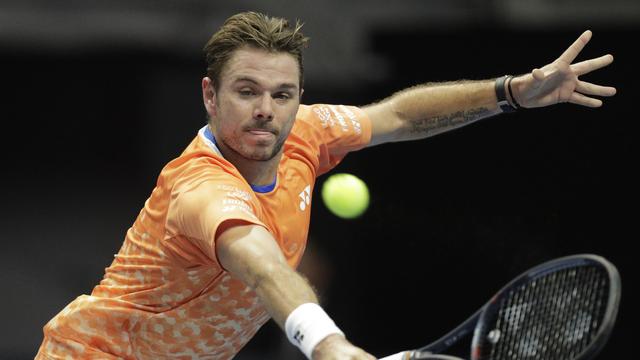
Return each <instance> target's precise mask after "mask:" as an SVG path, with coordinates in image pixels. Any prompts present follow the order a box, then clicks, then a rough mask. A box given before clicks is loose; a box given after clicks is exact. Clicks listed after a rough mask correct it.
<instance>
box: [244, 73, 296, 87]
mask: <svg viewBox="0 0 640 360" xmlns="http://www.w3.org/2000/svg"><path fill="white" fill-rule="evenodd" d="M243 81H246V82H250V83H252V84H256V85H258V86H261V84H260V83H259V82H257V81H256V80H255V79H253V78H250V77H246V76H241V77H239V78H236V79H235V80H234V81H233V82H234V83H237V82H243ZM276 88H277V89H286V90H288V89H292V90H296V89H298V85H296V84H293V83H282V84H280V85H278V86H276Z"/></svg>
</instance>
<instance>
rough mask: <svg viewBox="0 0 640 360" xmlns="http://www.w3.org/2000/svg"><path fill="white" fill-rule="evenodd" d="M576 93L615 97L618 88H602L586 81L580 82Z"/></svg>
mask: <svg viewBox="0 0 640 360" xmlns="http://www.w3.org/2000/svg"><path fill="white" fill-rule="evenodd" d="M576 91H577V92H579V93H581V94H585V95H596V96H613V95H615V94H616V88H614V87H611V86H601V85H596V84H592V83H588V82H585V81H578V84H577V85H576Z"/></svg>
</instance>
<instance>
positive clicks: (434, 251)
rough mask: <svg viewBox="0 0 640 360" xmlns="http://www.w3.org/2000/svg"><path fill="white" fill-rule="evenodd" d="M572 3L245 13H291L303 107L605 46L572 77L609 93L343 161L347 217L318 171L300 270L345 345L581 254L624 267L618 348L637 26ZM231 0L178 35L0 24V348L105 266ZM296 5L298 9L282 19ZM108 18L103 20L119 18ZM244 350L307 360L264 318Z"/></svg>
mask: <svg viewBox="0 0 640 360" xmlns="http://www.w3.org/2000/svg"><path fill="white" fill-rule="evenodd" d="M37 3H38V2H33V3H32V4H37ZM142 3H143V2H140V4H142ZM161 3H162V4H165V6H166V7H167V8H168V9H167V13H170V10H172V8H171V7H170V6H168V5H166V4H167V3H168V2H161ZM329 3H330V4H329V5H334V6H338V5H337V3H336V2H329ZM373 3H374V4H375V5H376V6H382V5H381V3H382V2H380V1H374V2H373ZM569 3H570V2H559V4H560V5H563V6H564V7H561V6H560V5H558V6H559V7H558V9H559V10H558V13H554V12H553V11H549V13H548V16H549V20H548V21H547V22H546V23H536V22H529V23H523V24H520V23H519V21H520V20H522V19H525V18H526V11H525V10H526V9H525V10H521V12H518V11H516V10H513V7H508V6H507V8H509V9H511V12H510V13H508V14H509V15H510V16H511V17H507V18H505V17H502V16H500V15H501V14H503V13H502V12H499V11H497V10H496V9H498V8H499V7H498V6H497V5H505V4H507V5H508V2H493V3H491V4H493V6H494V7H493V8H490V9H493V11H491V10H490V9H489V10H487V8H486V7H485V6H484V4H481V3H479V2H477V1H468V2H466V3H465V2H457V3H455V4H457V5H456V6H458V7H457V8H456V7H455V6H453V5H445V4H441V3H438V2H427V5H424V4H421V5H416V4H417V2H415V1H407V2H406V5H405V3H403V2H399V3H398V5H397V6H395V7H394V8H393V11H391V14H390V16H389V21H388V22H384V21H382V20H379V18H375V17H374V16H373V15H371V16H369V17H367V16H365V15H363V14H364V13H365V12H364V11H363V12H361V11H360V10H361V9H356V8H355V6H353V5H352V6H351V7H349V6H347V8H346V9H342V10H343V11H342V12H338V11H336V12H332V11H330V9H329V8H324V10H323V11H317V12H314V11H312V10H307V12H303V11H302V9H301V8H300V6H302V5H297V6H298V7H296V8H294V9H293V10H292V9H291V8H290V7H287V6H286V5H288V4H290V3H287V2H286V1H281V2H277V4H278V6H281V7H278V6H273V7H272V8H268V9H261V8H260V7H258V6H256V7H255V8H256V9H257V10H264V11H268V12H270V13H271V14H273V15H281V16H286V17H288V18H295V17H296V16H298V17H300V18H302V20H304V21H305V22H306V23H307V25H305V26H306V27H307V28H308V31H307V34H308V35H310V36H311V37H312V42H311V48H310V49H309V50H308V55H307V64H306V65H307V85H306V91H305V95H304V98H303V102H304V103H319V102H321V103H343V104H354V105H364V104H367V103H370V102H373V101H378V100H380V99H382V98H384V97H386V96H388V95H390V94H392V93H393V92H395V91H398V90H401V89H403V88H405V87H407V86H411V85H415V84H418V83H423V82H431V81H445V80H457V79H485V78H493V77H497V76H500V75H503V74H518V73H523V72H527V71H530V70H531V69H532V68H533V67H538V66H542V65H544V64H546V63H548V62H551V61H553V60H554V59H555V58H556V57H557V56H559V55H560V54H561V53H562V52H563V51H564V49H565V48H566V47H567V46H569V44H571V43H572V42H573V41H574V40H575V38H577V36H579V34H580V33H581V32H582V31H584V30H586V29H587V28H589V29H591V30H593V32H594V36H593V39H592V41H591V43H590V44H588V45H587V47H586V48H585V49H584V51H583V53H582V54H581V55H580V56H579V58H578V61H580V60H584V59H587V58H591V57H597V56H600V55H604V54H606V53H611V54H613V55H614V57H615V59H616V60H615V62H614V63H613V64H612V65H611V66H610V67H608V68H605V69H602V70H599V71H597V72H595V73H593V74H589V75H587V76H584V80H587V81H592V82H595V83H598V84H603V85H612V86H616V87H617V89H618V95H616V96H615V97H614V98H611V99H606V100H605V104H604V106H603V107H602V108H599V109H588V108H582V107H578V106H575V105H569V104H561V105H557V106H553V107H549V108H544V109H532V110H525V111H522V112H518V113H515V114H506V115H501V116H498V117H495V118H492V119H487V120H484V121H481V122H478V123H474V124H471V125H469V126H467V127H465V128H463V129H459V130H456V131H453V132H449V133H446V134H442V135H438V136H436V137H433V138H430V139H428V140H423V141H419V142H407V143H400V144H391V145H383V146H380V147H377V148H372V149H365V150H363V151H361V152H358V153H353V154H351V155H349V156H348V157H347V158H346V159H345V161H344V162H343V163H342V164H340V165H339V166H338V167H337V168H336V169H335V171H336V172H338V171H340V172H350V173H353V174H355V175H357V176H359V177H361V178H362V179H363V180H365V181H366V182H367V184H368V186H369V189H370V191H371V195H372V199H371V206H370V208H369V209H368V211H367V212H366V213H365V215H364V216H363V217H361V218H359V219H356V220H352V221H347V220H342V219H339V218H337V217H335V216H333V215H331V214H330V213H329V212H328V210H327V209H326V208H325V207H324V205H323V204H322V202H321V201H320V197H319V190H320V188H321V185H322V183H323V181H324V180H325V178H326V177H324V176H323V177H321V178H320V179H319V180H318V183H317V186H316V191H315V193H314V196H315V198H314V199H315V201H314V202H313V208H312V225H311V233H310V237H309V242H310V244H309V251H308V254H307V257H306V258H305V261H304V263H303V267H302V268H303V271H304V272H305V273H307V274H308V276H309V277H310V279H311V280H312V281H313V282H314V283H315V284H316V286H317V288H318V291H319V293H320V295H321V298H322V301H323V304H324V305H325V308H326V309H327V311H328V312H329V313H330V314H331V315H332V317H333V318H334V319H335V320H336V322H337V323H338V325H339V326H340V327H341V328H342V330H344V331H345V333H346V334H347V335H348V337H349V338H350V339H351V340H352V341H353V342H354V343H356V344H358V345H360V346H362V347H364V348H365V349H367V350H368V351H370V352H372V353H373V354H376V355H380V356H382V355H387V354H389V353H393V352H396V351H399V350H401V349H403V348H407V347H418V346H421V345H425V344H426V343H428V342H430V341H432V340H434V339H436V338H437V337H439V336H440V335H443V334H444V333H445V332H447V331H448V330H450V329H451V328H452V327H454V326H455V325H457V324H458V323H459V322H461V321H462V320H464V319H465V318H466V317H467V316H469V315H470V314H471V313H473V312H474V311H475V310H476V308H478V307H479V306H481V305H482V304H483V303H484V302H485V301H486V300H487V299H488V298H489V296H490V295H491V294H492V293H493V292H495V291H496V290H498V289H499V288H500V287H501V286H502V285H504V284H505V283H506V282H507V281H509V280H510V279H511V278H513V277H514V276H516V275H518V274H519V273H520V272H522V271H524V270H526V269H527V268H529V267H531V266H534V265H536V264H538V263H541V262H543V261H546V260H550V259H552V258H555V257H559V256H564V255H569V254H576V253H596V254H600V255H603V256H605V257H606V258H608V259H609V260H611V261H612V262H613V263H614V264H615V265H616V266H617V267H618V269H619V271H620V273H621V276H622V280H623V297H622V303H621V308H620V313H619V316H618V322H617V326H616V328H615V329H614V332H613V334H612V337H611V340H610V342H609V344H608V345H607V347H606V348H605V350H604V352H603V354H602V355H601V356H600V358H602V359H605V358H615V357H622V356H624V357H628V356H630V355H631V356H632V354H633V353H634V352H633V349H635V347H633V348H632V335H633V334H634V333H633V330H632V325H633V324H634V323H635V322H636V321H637V320H638V319H637V317H636V316H637V314H636V311H635V309H634V304H637V302H638V297H637V290H636V283H637V275H636V271H634V270H633V262H634V261H633V258H634V255H633V254H634V253H633V252H632V250H631V249H632V248H634V247H633V246H634V244H633V243H634V242H635V241H637V235H636V232H635V229H636V227H637V220H636V218H637V203H636V201H635V200H636V199H637V197H636V196H635V189H636V184H637V178H635V173H636V168H637V164H638V161H637V145H636V144H637V142H636V141H635V137H636V132H637V129H638V126H637V121H638V120H637V116H636V115H635V113H636V110H634V109H635V106H634V104H636V101H637V99H638V95H640V94H639V91H638V90H637V87H636V86H637V80H638V76H637V72H636V67H637V64H638V60H640V59H639V58H638V57H637V56H636V55H635V54H632V53H634V52H637V49H634V48H635V47H637V39H638V36H639V35H640V26H638V25H639V24H640V23H638V22H637V21H635V20H633V19H635V18H633V17H632V16H630V15H628V13H629V12H631V14H638V12H637V9H636V7H633V6H631V5H630V4H631V3H626V2H623V1H618V2H614V3H613V5H611V6H622V5H623V4H624V5H625V6H628V7H627V8H625V9H627V15H628V16H626V17H625V16H623V15H622V14H623V13H624V12H625V11H623V10H624V9H623V10H620V12H616V11H612V10H611V9H608V11H609V12H607V11H606V10H607V7H606V6H601V7H597V6H595V5H592V7H588V6H585V8H589V9H591V11H593V12H594V13H593V15H592V16H593V17H588V16H585V15H584V13H581V14H582V15H581V17H578V18H576V16H577V15H575V16H573V17H572V15H571V11H568V10H567V9H566V8H567V4H569ZM595 3H596V2H590V3H586V4H595ZM11 4H13V6H14V7H13V8H11V6H7V5H3V6H5V7H2V6H0V15H2V18H3V19H4V20H6V19H8V18H10V16H9V15H11V14H13V13H16V11H15V9H16V8H18V9H19V10H21V11H22V10H24V9H23V8H20V7H18V5H16V4H17V2H16V3H11V2H10V5H11ZM70 4H71V3H70ZM198 4H200V3H199V2H197V1H192V2H187V3H186V4H185V5H184V8H183V7H180V10H181V12H178V14H181V16H184V14H185V13H200V12H199V11H198V9H200V8H199V7H198ZM307 4H309V3H307ZM362 4H365V3H361V5H362ZM461 4H466V7H465V6H462V5H461ZM486 4H489V2H487V3H486ZM540 4H542V3H540ZM540 4H539V5H540ZM200 5H202V4H200ZM244 5H245V7H240V6H238V8H224V9H217V8H215V5H208V7H203V8H202V10H203V11H205V12H206V11H209V12H211V13H215V14H216V15H215V17H214V18H213V19H208V20H207V21H208V23H207V24H206V26H207V29H208V31H207V32H205V31H202V32H198V31H196V32H195V35H193V38H189V39H187V38H186V37H183V38H181V37H179V36H178V35H175V34H174V33H173V32H172V31H175V32H176V33H177V32H180V30H179V28H180V26H178V25H176V29H175V30H172V31H169V30H166V33H163V34H164V35H165V36H164V37H158V38H154V39H153V40H141V39H142V37H140V38H137V37H136V34H137V33H136V32H135V31H129V30H127V31H124V30H122V31H121V32H119V31H116V30H108V31H107V30H104V29H102V28H100V27H90V26H88V27H87V28H86V29H85V28H81V27H78V28H77V29H76V31H68V33H69V34H71V33H72V34H74V36H75V37H73V36H69V34H68V33H67V31H66V30H61V29H62V28H63V27H61V24H60V23H57V22H54V23H47V22H46V21H42V19H47V18H49V16H54V17H53V18H54V19H57V20H56V21H60V20H61V19H62V20H64V19H65V18H64V17H61V15H60V14H59V13H56V14H57V15H56V14H53V12H52V13H51V14H53V15H51V14H50V13H48V12H46V11H49V10H51V9H48V10H47V9H45V10H46V11H45V10H43V9H42V8H38V7H37V6H34V8H33V9H34V14H37V16H35V17H31V18H28V19H31V21H32V23H29V22H27V21H25V24H26V25H24V26H22V27H21V26H18V25H15V24H16V23H18V22H19V21H17V20H16V22H15V23H14V24H13V27H10V30H6V29H7V28H6V27H5V30H0V68H1V71H2V77H1V79H0V86H1V89H2V94H1V95H2V97H1V99H2V106H0V119H2V124H3V130H2V132H1V133H2V140H3V141H2V142H1V145H0V146H2V149H1V150H2V164H1V166H2V172H1V174H2V175H1V180H0V181H1V183H0V184H1V185H2V186H0V189H1V191H2V192H3V193H2V195H3V196H2V207H1V208H0V209H1V211H2V217H1V218H0V228H1V229H2V230H3V231H2V235H1V238H2V243H3V245H4V246H3V250H2V251H1V252H0V264H1V265H0V266H1V267H0V270H1V271H0V280H1V281H2V284H3V285H4V288H5V291H4V294H3V295H2V296H1V297H0V309H2V310H1V311H2V313H1V316H0V318H1V319H2V321H3V323H4V324H3V326H2V329H3V330H2V337H0V358H3V359H5V358H6V359H29V358H33V356H34V355H35V353H36V351H37V348H38V346H39V344H40V341H41V340H42V326H44V324H45V323H46V322H47V321H48V320H49V319H50V318H51V317H53V316H54V315H55V314H56V313H58V312H59V311H60V310H61V309H62V308H63V307H64V306H65V305H66V304H67V303H68V302H70V301H71V300H73V299H74V298H75V297H76V296H78V295H80V294H83V293H89V292H90V291H91V289H92V287H93V286H94V285H95V284H96V283H97V282H98V281H99V280H100V279H101V277H102V274H103V271H104V268H105V267H106V266H108V265H109V264H110V262H111V259H112V257H113V254H114V253H116V252H117V251H118V249H119V248H120V245H121V241H122V239H123V237H124V234H125V232H126V230H127V228H128V227H129V226H130V225H131V224H132V222H133V220H134V219H135V216H136V215H137V214H138V212H139V210H140V208H141V207H142V206H143V204H144V201H145V200H146V198H147V197H148V196H149V194H150V192H151V190H152V188H153V186H154V184H155V180H156V176H157V174H158V173H159V171H160V169H161V168H162V166H163V165H164V164H165V163H166V162H167V161H168V160H170V159H172V158H173V157H175V156H177V155H178V154H179V153H180V152H181V151H182V149H183V148H184V147H185V146H186V145H187V144H188V143H189V142H190V140H191V139H192V138H193V136H194V135H195V133H196V131H197V129H198V128H200V127H201V126H202V125H203V124H204V121H205V119H204V115H205V112H204V109H203V107H202V102H201V101H202V100H201V94H200V81H201V78H202V76H203V75H204V62H203V60H202V58H201V55H200V50H199V49H200V47H201V46H202V44H204V43H205V42H206V40H207V39H208V36H209V34H210V33H211V32H212V31H214V30H215V29H216V28H217V27H218V26H219V25H220V24H221V21H222V20H223V19H224V18H226V17H227V16H229V15H231V14H232V13H234V12H236V11H239V10H244V9H245V8H252V7H251V6H249V5H248V4H244ZM66 6H67V7H66V8H65V9H66V10H69V9H74V7H73V6H75V5H73V4H71V5H69V4H67V5H66ZM447 6H449V7H451V8H447V9H448V10H447V9H445V8H446V7H447ZM594 6H595V7H594ZM363 8H364V9H366V6H365V7H363ZM7 9H9V10H12V9H13V10H12V11H13V13H12V12H10V11H8V10H7ZM434 9H439V10H438V11H435V10H434ZM562 9H564V10H563V11H566V13H567V15H566V18H563V17H562V14H564V13H563V12H562V11H560V10H562ZM598 9H601V11H602V12H601V13H600V14H598V11H597V10H598ZM4 10H7V11H4ZM84 10H86V9H84ZM294 10H300V11H301V12H302V13H301V14H299V15H298V14H295V13H294V14H291V15H289V14H290V13H291V12H293V11H294ZM431 10H434V12H436V14H435V15H434V14H433V12H432V11H431ZM547 10H549V9H547ZM2 11H4V13H3V12H2ZM25 11H26V10H25ZM377 11H378V12H380V13H382V12H384V10H377ZM474 11H476V12H477V13H476V12H474ZM527 11H528V10H527ZM540 11H542V10H540ZM634 11H636V12H634ZM19 12H20V11H18V12H17V13H19ZM371 13H372V12H371V11H369V12H368V13H367V14H371ZM401 13H402V14H405V15H403V16H404V17H403V16H400V15H398V14H401ZM459 13H463V14H465V15H464V16H462V15H459ZM542 13H544V11H542ZM578 13H579V12H578ZM106 14H107V15H104V16H105V18H106V19H107V20H108V19H109V16H111V15H109V14H111V13H106ZM407 14H411V16H409V15H407ZM442 14H445V15H442ZM456 14H458V15H456ZM518 14H520V15H518ZM116 15H117V16H119V17H115V18H114V21H113V23H114V24H121V23H123V22H122V19H123V18H122V17H121V16H122V13H117V14H116ZM116 15H113V16H116ZM598 15H600V17H598ZM55 16H57V17H55ZM447 16H448V17H447ZM518 16H522V18H519V17H518ZM630 17H631V18H632V19H631V20H630V19H629V18H630ZM26 18H27V17H25V19H26ZM34 19H36V20H38V19H40V20H39V21H36V20H34ZM196 19H199V20H198V21H200V20H202V19H200V18H197V17H196ZM356 19H359V20H361V21H360V22H356V21H355V20H356ZM372 19H378V20H376V21H373V20H372ZM419 19H427V20H429V21H421V20H419ZM637 19H640V16H638V18H637ZM116 20H117V21H116ZM392 20H393V21H392ZM447 20H451V21H450V22H447ZM569 20H571V21H569ZM537 21H539V19H537ZM203 22H204V20H203ZM105 23H107V24H108V23H109V21H105ZM320 23H322V24H320ZM4 24H5V25H6V24H8V23H7V22H6V21H5V22H4ZM181 24H183V23H181ZM320 25H322V26H320ZM347 25H348V26H347ZM0 26H2V25H0ZM185 26H187V25H185ZM83 29H84V31H86V33H85V36H80V35H81V34H82V31H83ZM96 29H102V30H96ZM109 29H111V28H109ZM114 29H116V27H114ZM118 29H120V28H118ZM145 29H146V30H145ZM145 29H141V30H140V32H144V31H150V30H148V28H145ZM186 29H187V30H189V29H190V28H188V27H187V28H186ZM36 30H37V31H36ZM150 32H153V31H150ZM183 32H185V33H186V32H187V31H186V30H184V31H183ZM336 32H337V33H336ZM51 33H53V35H51ZM65 34H66V35H65ZM105 34H106V35H105ZM166 34H174V35H173V36H166ZM354 34H357V36H356V35H354ZM48 35H50V36H49V37H47V36H48ZM65 36H66V37H65ZM342 38H351V40H352V41H355V43H351V44H350V43H341V42H340V41H345V40H344V39H342ZM55 39H57V40H55ZM194 39H195V40H194ZM194 44H195V45H194ZM315 44H318V46H319V47H320V49H316V50H312V48H313V47H314V46H315ZM354 44H357V46H355V45H354ZM309 55H311V56H309ZM314 55H315V56H314ZM333 68H335V69H339V70H330V69H333ZM634 249H635V248H634ZM238 358H239V359H253V358H256V359H263V358H292V359H293V358H301V357H300V355H299V354H298V353H297V352H296V350H295V349H294V348H293V347H292V346H291V345H288V344H287V343H286V340H285V339H284V336H283V335H282V334H281V332H280V331H279V329H278V328H277V326H276V325H275V324H273V323H272V322H270V323H268V324H267V325H266V326H265V328H264V329H263V330H262V331H261V332H260V333H259V334H258V336H257V337H256V338H255V339H254V341H252V342H251V343H250V344H249V345H248V346H247V348H246V349H245V350H243V352H242V353H241V354H240V355H239V356H238Z"/></svg>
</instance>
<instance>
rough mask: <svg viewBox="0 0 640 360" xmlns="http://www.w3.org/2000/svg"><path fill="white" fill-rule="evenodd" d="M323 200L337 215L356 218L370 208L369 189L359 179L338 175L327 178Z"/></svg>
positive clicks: (323, 188) (323, 190) (347, 175)
mask: <svg viewBox="0 0 640 360" xmlns="http://www.w3.org/2000/svg"><path fill="white" fill-rule="evenodd" d="M322 200H323V201H324V204H325V205H326V206H327V208H329V210H331V212H332V213H334V214H335V215H337V216H339V217H341V218H345V219H353V218H356V217H358V216H360V215H362V213H364V211H365V210H367V207H368V206H369V189H368V188H367V184H365V183H364V181H362V180H360V179H359V178H358V177H356V176H354V175H351V174H345V173H338V174H333V175H331V176H329V178H327V180H326V181H325V182H324V184H323V185H322Z"/></svg>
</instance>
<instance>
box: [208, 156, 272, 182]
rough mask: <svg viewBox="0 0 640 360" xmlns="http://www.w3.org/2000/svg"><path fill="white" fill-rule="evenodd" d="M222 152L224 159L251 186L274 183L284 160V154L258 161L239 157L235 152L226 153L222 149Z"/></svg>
mask: <svg viewBox="0 0 640 360" xmlns="http://www.w3.org/2000/svg"><path fill="white" fill-rule="evenodd" d="M220 151H222V155H223V156H224V158H225V159H227V160H228V161H229V162H230V163H232V164H233V165H234V166H235V167H236V169H238V171H239V172H240V174H241V175H242V177H243V178H244V179H245V180H247V182H248V183H249V184H251V185H258V186H264V185H269V184H271V183H273V179H274V178H275V176H276V174H277V172H278V164H279V163H280V159H281V158H282V152H280V153H279V154H278V155H276V156H274V157H273V158H271V159H270V160H266V161H256V160H248V159H245V158H243V157H241V156H237V154H235V153H233V151H226V152H225V151H224V150H222V149H220Z"/></svg>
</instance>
